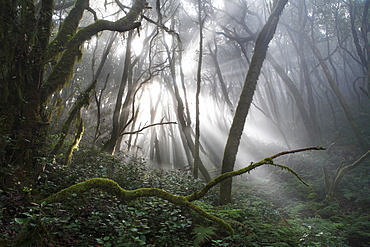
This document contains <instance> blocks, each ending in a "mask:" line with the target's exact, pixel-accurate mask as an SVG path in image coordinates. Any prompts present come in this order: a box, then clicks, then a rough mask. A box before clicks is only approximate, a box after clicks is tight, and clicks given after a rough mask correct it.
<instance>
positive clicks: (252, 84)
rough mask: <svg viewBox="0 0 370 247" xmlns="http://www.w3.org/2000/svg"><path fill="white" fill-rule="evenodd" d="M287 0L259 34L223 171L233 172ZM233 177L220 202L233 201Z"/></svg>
mask: <svg viewBox="0 0 370 247" xmlns="http://www.w3.org/2000/svg"><path fill="white" fill-rule="evenodd" d="M286 3H287V0H279V1H278V2H277V3H276V5H275V7H274V9H273V11H272V13H271V15H270V17H269V18H268V20H267V22H266V24H265V25H264V26H263V28H262V30H261V31H260V33H259V34H258V37H257V40H256V45H255V49H254V53H253V57H252V61H251V64H250V67H249V70H248V73H247V76H246V79H245V82H244V86H243V89H242V92H241V95H240V99H239V102H238V105H237V107H236V110H235V115H234V119H233V122H232V125H231V128H230V131H229V136H228V139H227V143H226V146H225V150H224V156H223V160H222V169H221V173H222V174H224V173H227V172H231V171H232V170H233V169H234V165H235V160H236V155H237V152H238V148H239V144H240V138H241V136H242V134H243V129H244V124H245V120H246V118H247V115H248V112H249V108H250V105H251V103H252V100H253V95H254V91H255V89H256V86H257V81H258V77H259V75H260V72H261V68H262V64H263V61H264V60H265V58H266V52H267V48H268V45H269V43H270V41H271V39H272V37H273V36H274V34H275V30H276V27H277V23H278V21H279V16H280V14H281V13H282V11H283V9H284V7H285V4H286ZM231 189H232V179H231V178H230V179H227V180H225V181H223V182H222V183H221V185H220V195H219V202H220V204H227V203H230V202H231Z"/></svg>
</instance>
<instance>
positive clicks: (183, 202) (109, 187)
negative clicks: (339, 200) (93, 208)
mask: <svg viewBox="0 0 370 247" xmlns="http://www.w3.org/2000/svg"><path fill="white" fill-rule="evenodd" d="M147 127H148V126H147ZM308 150H324V148H323V147H311V148H304V149H297V150H292V151H285V152H281V153H278V154H275V155H273V156H271V157H268V158H265V159H264V160H261V161H259V162H257V163H251V164H250V165H249V166H247V167H245V168H242V169H239V170H237V171H233V172H228V173H224V174H222V175H220V176H218V177H217V178H215V179H213V180H212V181H210V182H209V183H207V184H206V185H205V186H204V187H203V189H201V190H199V191H198V192H196V193H194V194H191V195H189V196H176V195H174V194H172V193H170V192H167V191H164V190H161V189H158V188H141V189H136V190H125V189H123V188H122V187H121V186H119V185H118V183H116V182H115V181H113V180H110V179H104V178H92V179H89V180H87V181H85V182H81V183H78V184H75V185H72V186H70V187H68V188H66V189H63V190H61V191H59V192H57V193H55V194H53V195H51V196H49V197H47V198H45V199H43V200H41V201H40V202H44V203H54V202H60V201H65V200H68V197H70V196H71V195H72V194H74V193H75V194H77V195H80V196H82V195H83V193H84V192H87V191H89V190H91V189H99V190H101V191H105V192H107V193H108V194H110V195H113V196H116V197H117V198H118V199H120V200H121V201H122V202H124V203H128V202H130V201H133V200H136V199H138V198H142V197H159V198H161V199H164V200H167V201H169V202H172V203H174V204H176V205H179V206H184V207H187V208H190V209H192V210H194V211H195V212H197V213H198V214H200V215H201V216H203V217H204V218H206V219H209V220H211V221H213V222H215V223H217V224H218V225H219V226H220V227H221V228H222V229H224V230H226V231H229V232H230V234H231V236H233V235H234V229H233V228H232V227H231V226H230V225H229V224H228V223H226V222H225V221H224V220H222V219H221V218H218V217H216V216H214V215H211V214H209V213H207V212H206V211H205V210H203V209H201V208H200V207H198V206H197V205H195V204H193V203H191V202H192V201H194V200H198V199H200V198H202V197H203V196H204V195H205V194H206V193H207V192H208V191H209V189H211V188H212V187H213V186H215V185H216V184H218V183H220V182H222V181H224V180H225V179H228V178H231V177H235V176H238V175H241V174H243V173H246V172H250V171H251V170H253V169H255V168H257V167H259V166H262V165H273V166H276V167H280V168H282V169H285V170H287V171H289V172H291V173H292V174H294V175H295V176H296V177H297V178H298V179H299V181H301V182H302V183H303V184H305V185H306V186H308V187H309V185H308V184H307V183H306V182H304V181H303V180H302V179H301V178H300V177H299V176H298V174H297V173H296V172H294V171H293V170H292V169H290V168H289V167H286V166H283V165H278V164H275V163H274V162H273V159H275V158H277V157H279V156H282V155H286V154H291V153H297V152H303V151H308Z"/></svg>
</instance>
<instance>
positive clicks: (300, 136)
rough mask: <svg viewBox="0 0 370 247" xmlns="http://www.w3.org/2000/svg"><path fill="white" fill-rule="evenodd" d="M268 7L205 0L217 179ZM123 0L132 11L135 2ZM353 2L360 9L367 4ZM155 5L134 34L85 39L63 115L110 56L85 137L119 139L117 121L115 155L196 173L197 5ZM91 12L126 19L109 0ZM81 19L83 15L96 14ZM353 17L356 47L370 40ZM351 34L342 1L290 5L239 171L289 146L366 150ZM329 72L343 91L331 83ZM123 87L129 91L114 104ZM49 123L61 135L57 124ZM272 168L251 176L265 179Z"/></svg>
mask: <svg viewBox="0 0 370 247" xmlns="http://www.w3.org/2000/svg"><path fill="white" fill-rule="evenodd" d="M272 2H273V1H267V0H264V1H262V0H261V1H243V0H232V1H222V0H217V1H202V6H201V9H202V13H201V15H200V18H201V19H202V20H203V21H204V29H203V37H204V41H203V46H202V49H203V57H202V58H201V59H202V62H203V63H202V68H201V92H200V104H199V107H200V145H201V148H200V150H201V152H200V156H201V160H202V162H203V163H204V164H205V166H206V168H207V170H209V172H210V173H211V174H212V176H215V175H218V174H219V172H220V168H221V163H222V157H223V152H224V148H225V143H226V140H227V137H228V133H229V128H230V125H231V122H232V119H233V117H234V110H235V108H236V106H237V104H238V100H239V95H240V92H241V88H242V86H243V84H244V80H245V76H246V74H247V71H248V68H249V64H250V59H251V57H252V54H253V52H254V44H255V39H256V37H257V34H258V32H259V30H260V29H261V27H262V25H263V24H264V23H265V22H266V20H267V18H268V16H269V14H270V12H271V9H272ZM122 4H123V5H125V6H126V5H127V6H129V5H130V1H122ZM356 4H357V5H359V6H358V7H359V8H360V7H361V4H362V3H361V2H356ZM148 6H150V8H148V9H147V10H146V12H145V13H143V18H142V19H141V20H140V21H141V27H140V29H138V30H134V31H132V32H131V35H132V37H131V38H129V35H128V34H127V33H124V34H118V35H115V36H112V35H111V34H110V32H107V31H104V32H102V33H100V34H99V35H98V36H96V37H93V38H92V39H91V40H90V41H89V42H86V43H85V45H84V49H83V58H82V62H81V63H79V64H77V65H76V68H75V75H74V78H73V80H72V81H71V83H70V86H69V88H67V89H65V90H63V91H62V92H61V93H60V95H59V96H58V97H61V98H62V99H63V100H64V102H66V104H65V108H64V111H63V114H65V116H67V114H68V110H69V109H70V107H71V106H72V102H74V101H75V99H74V98H73V95H78V94H76V92H83V91H84V89H85V88H86V87H87V85H89V83H90V82H91V81H92V80H93V79H94V74H96V72H97V70H98V67H99V66H100V63H101V62H102V60H103V57H106V61H105V63H104V64H102V66H103V67H102V70H101V73H100V74H99V75H98V77H97V78H95V79H97V86H96V90H95V95H94V96H92V97H91V100H90V101H91V103H90V105H89V107H88V108H86V109H84V111H83V119H84V122H85V126H86V128H85V129H86V131H85V134H84V137H83V142H84V143H85V144H86V145H91V143H92V140H94V142H93V143H94V145H95V147H96V148H98V149H104V145H105V144H106V143H107V141H108V140H109V139H112V136H111V135H112V130H113V127H112V126H113V121H118V122H117V125H118V126H119V127H118V129H119V131H118V132H119V136H118V137H117V138H116V139H117V142H116V145H115V146H114V148H113V149H110V150H109V151H110V152H113V153H115V154H120V153H125V154H130V155H133V156H135V157H143V158H145V159H146V160H147V163H148V165H149V166H152V167H153V168H164V169H180V170H190V169H191V167H192V165H193V157H192V154H191V152H190V151H189V149H190V146H191V144H189V139H187V137H186V135H188V137H189V136H190V138H191V139H192V140H194V137H195V134H194V133H195V132H194V131H195V107H196V106H195V104H196V103H195V102H196V100H195V97H196V79H197V77H196V74H197V67H198V62H199V57H198V55H199V50H200V47H199V19H198V18H199V16H198V6H197V5H196V4H195V3H194V1H166V2H164V1H160V6H156V2H155V1H148ZM92 8H93V9H94V10H95V11H96V14H97V17H98V18H103V17H104V18H105V19H110V20H117V19H118V18H120V17H121V15H122V11H119V8H118V7H117V5H115V4H113V2H112V3H110V2H109V1H106V3H105V4H103V3H101V1H92ZM158 9H160V12H158ZM159 13H160V14H159ZM61 16H62V15H61ZM85 18H87V19H86V22H87V20H88V19H89V18H93V15H90V17H85ZM353 18H355V19H356V18H357V19H356V22H355V23H354V25H355V27H354V28H355V29H354V30H355V31H356V35H357V36H360V37H359V38H360V40H359V43H358V45H360V47H361V46H364V42H365V41H364V40H363V39H364V38H365V36H361V27H360V25H361V23H360V22H359V21H360V18H361V14H360V13H353ZM88 21H89V22H91V21H92V20H91V19H89V20H88ZM83 23H84V22H83ZM351 30H352V32H353V29H351V23H350V12H349V6H348V5H347V4H346V3H345V2H344V1H321V2H317V1H301V0H296V1H289V3H288V4H287V5H286V7H285V9H284V11H283V14H282V16H281V19H280V22H279V24H278V27H277V31H276V33H275V35H274V38H273V39H272V41H271V43H270V45H269V50H268V53H269V55H268V58H267V59H266V60H265V62H264V64H263V68H262V73H261V75H260V76H259V80H258V83H257V89H256V92H255V94H254V98H253V102H252V105H251V109H250V111H249V113H248V117H247V121H246V124H245V127H244V134H243V136H242V139H241V144H240V147H239V151H238V156H237V162H236V165H235V167H236V168H240V167H243V166H245V165H248V164H249V163H250V162H255V161H258V160H260V159H263V158H264V157H267V156H269V155H272V154H274V153H277V152H280V151H283V150H288V149H296V148H301V147H308V146H316V145H322V146H326V147H328V146H330V145H333V144H335V145H340V146H356V147H358V149H361V148H364V147H363V145H364V143H361V140H359V138H363V140H365V141H366V142H367V143H368V142H369V136H370V133H369V128H368V126H369V119H370V118H369V105H370V104H369V99H368V93H369V91H368V86H369V84H368V81H367V80H368V75H367V74H366V73H367V72H366V70H367V68H366V67H365V66H364V65H363V64H362V63H361V58H360V57H359V56H360V55H361V54H360V53H359V51H360V50H358V49H357V50H356V45H357V44H356V43H355V41H354V40H353V35H354V33H351ZM112 38H113V39H114V40H113V43H112V46H111V47H110V48H109V52H108V53H106V54H104V50H105V49H107V44H108V43H109V39H112ZM128 42H131V43H130V44H131V49H130V52H127V47H128V46H127V45H128ZM314 47H316V48H317V49H318V54H315V52H314V49H315V48H314ZM126 56H130V57H129V59H126ZM319 56H321V59H322V61H320V60H319ZM270 57H272V59H273V60H275V61H276V62H277V65H274V64H273V62H272V59H271V58H270ZM125 59H126V60H127V61H128V63H126V64H125ZM322 63H324V64H325V65H326V68H327V69H328V71H325V67H323V65H322ZM125 66H126V67H127V66H128V67H127V68H126V69H127V73H128V74H127V75H126V77H124V76H123V73H124V69H125ZM278 67H279V68H280V72H279V68H278ZM329 75H330V76H331V77H332V79H333V81H334V84H335V85H336V86H337V89H336V88H333V85H331V84H330V83H329V82H328V80H329V78H328V76H329ZM120 86H121V87H122V89H123V94H122V100H121V103H120V104H121V105H119V106H117V102H118V101H117V95H118V91H119V88H120ZM336 90H337V91H336ZM72 92H73V94H72ZM338 92H339V94H338ZM340 95H341V96H340ZM338 97H339V98H338ZM340 97H342V99H340ZM343 102H344V103H343ZM344 104H345V105H344ZM115 109H118V110H117V112H118V115H119V116H118V118H117V119H116V120H114V119H113V115H114V111H115ZM98 112H99V114H100V115H98ZM351 119H353V122H351V121H352V120H351ZM353 123H356V124H355V125H353ZM54 125H55V129H56V130H58V128H60V126H61V122H54ZM356 126H357V127H356ZM356 128H357V129H356ZM356 131H358V132H357V133H356ZM359 135H360V136H359ZM189 145H190V146H189ZM267 173H268V172H265V171H263V169H260V170H258V171H256V174H259V175H260V176H265V175H266V174H267ZM264 174H265V175H264ZM266 176H267V175H266Z"/></svg>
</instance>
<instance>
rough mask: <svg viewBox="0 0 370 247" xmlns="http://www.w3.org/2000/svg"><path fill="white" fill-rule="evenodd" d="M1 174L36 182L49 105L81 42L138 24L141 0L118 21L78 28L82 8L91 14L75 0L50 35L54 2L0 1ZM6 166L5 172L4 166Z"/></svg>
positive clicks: (65, 78)
mask: <svg viewBox="0 0 370 247" xmlns="http://www.w3.org/2000/svg"><path fill="white" fill-rule="evenodd" d="M0 5H1V6H2V8H1V10H0V21H1V27H0V28H1V36H0V41H1V43H2V44H3V45H2V46H1V51H0V52H1V55H0V56H1V57H0V61H1V74H0V79H1V90H0V91H1V95H0V96H1V103H0V119H1V126H0V138H1V141H0V142H1V144H0V149H1V150H3V151H2V155H3V156H4V157H5V158H4V159H3V160H2V161H1V166H2V168H3V169H1V171H2V172H1V177H3V178H4V177H5V176H6V174H7V172H8V171H7V170H6V169H7V168H8V167H9V166H10V168H12V169H13V170H14V172H15V178H16V179H17V181H19V182H20V183H21V184H28V183H32V182H33V181H35V180H36V179H37V178H38V176H39V174H40V173H41V170H42V167H41V166H40V164H38V162H37V158H39V157H41V156H43V155H45V153H44V147H43V145H44V143H45V137H46V133H47V131H48V125H49V119H50V114H49V111H48V109H47V103H48V101H49V99H50V97H51V96H52V95H53V94H55V93H58V92H59V91H60V90H61V89H63V88H64V87H65V86H66V85H67V84H68V82H69V80H70V78H71V76H72V75H73V68H74V65H75V63H76V62H77V61H78V59H79V58H80V57H81V55H82V53H81V49H80V47H81V45H82V44H83V43H84V42H85V41H86V40H89V39H90V38H91V37H92V36H94V35H96V34H98V33H99V32H101V31H104V30H110V31H117V32H126V31H129V30H133V29H135V28H138V27H140V25H141V23H140V22H139V21H138V18H139V16H140V14H141V13H142V12H143V11H144V9H145V7H146V2H145V1H144V0H136V1H134V3H133V4H132V6H131V9H130V11H129V12H128V13H127V14H126V15H125V16H124V17H122V18H121V19H119V20H117V21H114V22H112V21H107V20H95V22H94V23H92V24H90V25H88V26H86V27H83V28H81V27H79V23H80V21H81V19H82V17H83V15H84V11H85V10H89V11H90V12H92V13H93V14H94V13H95V12H94V11H93V10H92V9H91V8H90V6H89V1H88V0H77V1H75V3H74V5H73V8H72V9H71V10H70V11H69V13H68V15H67V16H66V18H65V19H64V21H63V23H61V24H60V28H59V30H58V32H57V33H56V35H55V36H53V35H52V33H53V28H52V26H53V9H54V7H53V0H42V1H40V2H39V4H35V2H34V1H28V0H16V1H7V0H1V4H0ZM4 169H5V170H4Z"/></svg>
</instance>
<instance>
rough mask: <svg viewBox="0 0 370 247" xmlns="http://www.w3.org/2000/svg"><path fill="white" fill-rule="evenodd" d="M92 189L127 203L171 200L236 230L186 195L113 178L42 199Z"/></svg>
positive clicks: (59, 198) (57, 199) (60, 198)
mask: <svg viewBox="0 0 370 247" xmlns="http://www.w3.org/2000/svg"><path fill="white" fill-rule="evenodd" d="M91 189H99V190H101V191H105V192H107V193H108V194H110V195H114V196H116V197H117V198H118V199H120V200H121V201H123V202H125V203H127V202H130V201H133V200H135V199H138V198H142V197H159V198H162V199H164V200H167V201H169V202H172V203H174V204H176V205H179V206H184V207H187V208H190V209H193V210H194V211H196V212H197V213H199V214H200V215H201V216H203V217H205V218H207V219H209V220H211V221H213V222H215V223H217V224H218V225H220V226H221V227H222V228H223V229H225V230H227V231H229V232H230V234H231V235H233V234H234V230H233V229H232V227H231V226H230V225H229V224H228V223H226V222H225V221H223V220H222V219H220V218H218V217H216V216H213V215H210V214H208V213H207V212H206V211H204V210H203V209H201V208H199V207H198V206H196V205H194V204H192V203H190V202H189V201H188V200H187V199H186V197H184V196H176V195H173V194H171V193H169V192H167V191H164V190H161V189H157V188H142V189H136V190H125V189H123V188H122V187H121V186H119V185H118V183H116V182H114V181H113V180H110V179H105V178H92V179H89V180H87V181H85V182H81V183H78V184H75V185H72V186H70V187H68V188H66V189H63V190H61V191H59V192H58V193H56V194H54V195H52V196H49V197H48V198H46V199H43V200H41V202H46V203H53V202H62V201H65V200H68V197H70V196H71V195H72V194H77V195H79V196H82V195H83V193H84V192H87V191H89V190H91Z"/></svg>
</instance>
